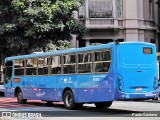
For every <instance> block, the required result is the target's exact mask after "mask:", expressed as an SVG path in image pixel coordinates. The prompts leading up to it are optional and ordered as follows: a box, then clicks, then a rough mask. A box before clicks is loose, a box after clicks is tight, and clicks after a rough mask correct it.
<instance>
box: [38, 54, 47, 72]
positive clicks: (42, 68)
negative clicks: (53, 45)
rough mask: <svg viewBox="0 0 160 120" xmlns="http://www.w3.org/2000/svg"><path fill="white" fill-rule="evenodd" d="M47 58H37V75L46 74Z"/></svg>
mask: <svg viewBox="0 0 160 120" xmlns="http://www.w3.org/2000/svg"><path fill="white" fill-rule="evenodd" d="M48 59H49V58H47V57H46V58H39V59H38V75H47V74H48V66H49V63H48V62H49V60H48Z"/></svg>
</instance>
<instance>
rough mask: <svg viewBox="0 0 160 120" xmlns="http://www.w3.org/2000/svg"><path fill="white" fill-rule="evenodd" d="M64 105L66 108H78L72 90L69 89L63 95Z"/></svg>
mask: <svg viewBox="0 0 160 120" xmlns="http://www.w3.org/2000/svg"><path fill="white" fill-rule="evenodd" d="M63 101H64V106H65V108H66V109H69V110H73V109H75V108H76V103H75V101H74V95H73V93H72V92H71V91H70V90H67V91H66V92H65V93H64V96H63Z"/></svg>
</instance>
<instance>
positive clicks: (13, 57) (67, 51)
mask: <svg viewBox="0 0 160 120" xmlns="http://www.w3.org/2000/svg"><path fill="white" fill-rule="evenodd" d="M119 44H149V45H153V44H151V43H145V42H120V43H119ZM114 45H115V42H111V43H108V44H101V45H96V46H87V47H82V48H70V49H67V50H57V51H51V52H44V53H39V54H29V55H21V56H12V57H7V58H6V59H5V61H10V60H15V59H28V58H35V57H45V56H51V55H62V54H68V53H76V52H84V51H92V50H97V49H105V48H108V49H110V48H112V47H113V46H114Z"/></svg>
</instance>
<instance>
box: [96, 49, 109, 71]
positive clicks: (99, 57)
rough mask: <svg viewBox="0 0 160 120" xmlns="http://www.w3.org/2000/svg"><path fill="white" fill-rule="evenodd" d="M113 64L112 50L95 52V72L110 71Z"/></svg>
mask: <svg viewBox="0 0 160 120" xmlns="http://www.w3.org/2000/svg"><path fill="white" fill-rule="evenodd" d="M110 64H111V52H110V51H96V52H95V53H94V72H98V73H99V72H108V71H109V69H110Z"/></svg>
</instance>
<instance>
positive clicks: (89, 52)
mask: <svg viewBox="0 0 160 120" xmlns="http://www.w3.org/2000/svg"><path fill="white" fill-rule="evenodd" d="M79 54H90V57H91V58H90V59H91V60H90V62H83V63H79V61H78V60H79ZM83 57H84V56H83ZM84 61H85V58H84ZM81 64H91V71H90V72H84V73H79V72H78V68H79V67H78V65H81ZM77 74H93V51H86V52H79V53H77Z"/></svg>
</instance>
